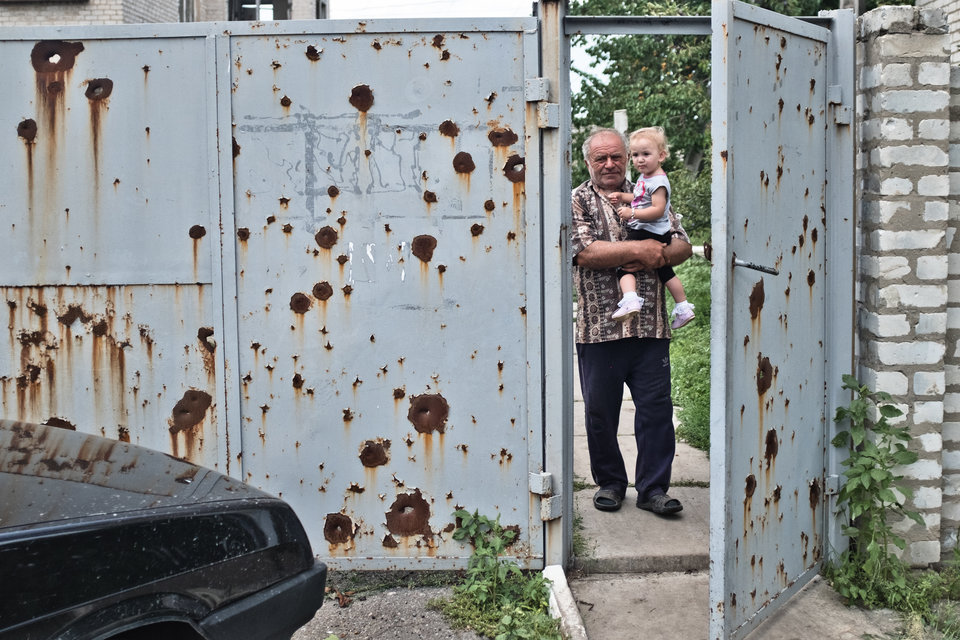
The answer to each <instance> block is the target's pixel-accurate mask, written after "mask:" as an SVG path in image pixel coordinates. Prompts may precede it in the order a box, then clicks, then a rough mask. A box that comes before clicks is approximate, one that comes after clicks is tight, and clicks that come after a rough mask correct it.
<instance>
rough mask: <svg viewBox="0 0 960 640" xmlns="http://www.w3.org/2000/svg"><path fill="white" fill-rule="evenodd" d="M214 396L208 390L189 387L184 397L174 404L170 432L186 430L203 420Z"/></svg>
mask: <svg viewBox="0 0 960 640" xmlns="http://www.w3.org/2000/svg"><path fill="white" fill-rule="evenodd" d="M212 402H213V398H212V397H210V394H209V393H207V392H206V391H199V390H197V389H187V390H186V391H185V392H184V394H183V397H182V398H180V400H178V401H177V404H175V405H174V406H173V414H172V416H171V417H170V421H169V422H170V433H177V432H179V431H184V430H185V429H189V428H190V427H193V426H196V425H198V424H200V422H202V421H203V417H204V415H205V414H206V412H207V409H209V408H210V404H211V403H212Z"/></svg>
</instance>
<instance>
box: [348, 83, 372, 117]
mask: <svg viewBox="0 0 960 640" xmlns="http://www.w3.org/2000/svg"><path fill="white" fill-rule="evenodd" d="M350 104H351V105H353V107H354V108H355V109H356V110H357V111H361V112H363V113H366V112H367V111H369V110H370V107H372V106H373V91H371V90H370V87H369V86H367V85H365V84H359V85H357V86H355V87H354V88H353V89H352V90H351V91H350Z"/></svg>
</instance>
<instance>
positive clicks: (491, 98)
mask: <svg viewBox="0 0 960 640" xmlns="http://www.w3.org/2000/svg"><path fill="white" fill-rule="evenodd" d="M496 99H497V92H496V91H491V92H490V94H489V95H488V96H487V97H486V98H484V99H483V100H484V102H486V103H487V104H488V105H489V104H493V101H494V100H496Z"/></svg>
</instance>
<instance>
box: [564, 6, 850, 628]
mask: <svg viewBox="0 0 960 640" xmlns="http://www.w3.org/2000/svg"><path fill="white" fill-rule="evenodd" d="M734 4H742V3H735V2H730V1H725V2H724V3H714V4H713V11H714V16H715V17H712V18H711V17H691V16H666V17H620V16H617V17H611V16H607V17H567V18H566V19H565V21H564V33H565V34H566V35H567V36H568V37H569V36H571V35H576V34H597V35H627V34H670V35H711V36H712V37H713V47H714V51H715V54H714V60H715V61H716V60H717V56H722V55H724V53H725V50H724V46H723V45H724V43H723V38H724V37H725V36H726V31H725V27H726V25H725V24H724V22H723V20H722V19H721V20H717V19H716V15H717V12H718V10H719V12H720V14H721V15H722V16H724V17H725V16H727V15H731V14H732V11H733V9H731V6H732V5H734ZM721 5H722V6H721ZM751 8H753V9H755V7H751ZM791 19H792V18H791ZM796 19H797V20H802V21H805V22H811V23H814V24H818V25H820V26H823V27H825V28H827V29H829V31H830V36H829V42H828V51H830V52H832V53H831V54H828V56H827V63H826V64H827V66H828V68H827V77H828V78H829V81H828V84H829V85H834V87H832V88H831V89H830V94H829V95H828V103H829V110H830V111H832V113H830V114H829V117H831V118H832V122H834V123H835V124H836V125H838V126H834V127H833V128H832V129H831V131H830V136H832V137H831V138H830V141H829V142H828V160H827V166H826V172H827V185H826V188H825V200H826V207H827V210H826V211H825V212H824V216H825V218H826V220H828V223H827V224H828V226H829V228H830V234H829V238H828V240H827V241H826V242H827V246H826V249H825V256H824V260H825V263H826V264H827V265H828V267H827V268H826V272H827V274H826V278H827V284H826V290H827V293H826V295H827V301H826V308H829V309H831V313H832V317H831V321H830V322H828V323H826V329H825V331H826V334H825V335H824V351H825V362H824V371H825V379H826V381H827V388H826V389H825V390H824V394H825V406H824V408H823V411H824V414H825V415H826V416H827V420H826V424H825V426H824V428H825V430H826V431H827V433H825V434H824V437H823V440H824V441H825V442H827V443H829V441H830V439H831V438H832V435H833V433H834V429H833V428H832V426H831V425H832V422H831V421H830V418H831V417H832V416H833V414H834V413H835V411H836V408H837V407H839V406H841V405H843V404H845V403H846V402H847V401H848V400H849V397H848V394H845V393H844V392H843V390H842V389H841V388H840V384H839V380H840V379H841V374H843V373H849V372H851V371H852V370H853V363H854V346H855V344H854V336H855V333H854V332H855V302H854V301H855V291H854V286H855V274H856V264H855V256H854V252H853V251H852V249H853V248H854V246H855V238H854V233H855V229H856V224H855V223H856V218H855V207H854V185H853V176H854V140H855V138H854V124H853V116H852V106H851V105H852V104H853V100H854V81H855V71H854V65H855V56H854V49H853V46H854V42H855V16H854V14H853V12H852V11H850V10H841V11H829V12H821V14H820V15H819V16H817V17H815V18H796ZM714 109H715V110H714V117H713V119H712V120H713V124H712V126H713V145H714V152H713V154H714V155H713V158H714V162H713V166H714V170H715V172H716V171H717V170H718V167H721V166H722V162H723V155H722V153H723V150H724V149H725V148H726V130H725V128H724V126H723V124H722V123H723V119H724V118H725V116H726V113H725V112H724V111H723V110H722V108H721V110H720V111H717V109H718V107H717V104H716V102H715V103H714ZM828 137H829V136H828ZM714 197H715V198H716V194H715V195H714ZM716 206H717V205H716V203H715V204H714V208H715V209H716ZM567 208H568V209H569V206H568V207H567ZM715 221H716V214H715ZM722 232H723V230H722V229H719V230H718V228H717V223H716V222H715V223H714V237H715V238H716V237H717V235H718V233H722ZM715 255H716V256H717V258H716V262H715V265H717V266H718V268H722V266H721V265H723V264H725V263H724V262H723V261H724V260H725V259H726V256H725V254H724V253H722V252H716V251H715ZM722 293H723V292H721V295H719V296H718V295H717V293H716V291H715V292H714V301H713V304H714V309H715V313H714V318H716V319H719V318H722V317H723V316H724V314H725V309H726V306H727V304H729V301H728V300H726V299H725V298H724V297H723V295H722ZM715 322H716V321H715ZM725 339H726V336H725V334H724V332H723V330H722V328H718V327H714V328H713V329H712V331H711V342H712V343H713V344H711V352H712V353H717V352H718V349H719V351H720V352H722V350H723V349H722V348H720V347H722V344H723V341H724V340H725ZM715 369H719V368H718V367H715ZM718 373H722V371H714V375H717V374H718ZM711 386H712V388H713V389H714V390H716V389H718V388H722V385H721V386H720V387H718V384H717V383H716V378H714V379H713V383H712V385H711ZM719 395H720V396H721V397H718V394H717V393H716V391H714V393H713V394H712V396H711V397H712V405H711V416H712V417H711V425H714V424H718V425H719V427H720V428H722V427H723V422H724V420H723V413H722V412H723V408H724V400H723V397H722V395H723V394H719ZM718 412H719V413H718ZM718 416H719V417H718ZM711 430H713V428H712V429H711ZM824 457H825V465H824V466H825V469H824V476H825V478H826V482H827V486H826V488H825V492H826V503H825V506H824V509H823V511H824V518H823V519H824V520H825V523H822V528H823V535H822V536H821V540H823V541H824V542H823V545H824V555H825V556H827V557H830V556H831V555H832V554H835V553H838V552H839V551H842V549H843V548H845V546H846V538H845V537H844V536H843V535H842V534H841V531H840V519H839V518H838V517H837V514H836V513H835V510H836V509H835V507H836V504H835V499H836V498H835V494H836V489H837V481H838V477H839V472H840V462H841V461H842V458H843V454H842V452H839V451H838V450H836V449H835V448H833V447H829V446H828V447H827V451H825V452H824ZM724 474H725V470H724V468H723V466H722V463H721V462H718V460H717V459H716V457H715V456H711V511H712V513H711V594H710V601H711V602H716V603H717V604H716V606H711V622H710V624H711V627H710V637H711V638H715V639H717V640H721V639H723V640H725V639H726V638H730V637H742V636H743V635H745V634H746V633H748V632H749V631H750V630H751V629H753V628H755V626H756V625H757V624H759V623H760V622H761V621H762V620H764V619H766V617H768V616H769V615H770V614H771V613H773V612H774V611H775V610H776V608H777V607H778V606H780V605H782V604H783V603H785V602H786V601H787V600H788V599H789V597H790V596H791V595H793V594H794V593H796V591H798V590H799V589H800V588H801V587H802V586H803V584H804V581H797V582H795V583H794V584H793V585H791V587H790V588H789V589H788V590H786V591H785V592H784V593H782V594H779V595H781V596H784V597H778V598H776V599H774V600H773V601H772V602H771V603H765V605H764V606H762V607H761V610H760V612H759V613H758V614H756V615H754V616H753V617H752V618H751V619H750V621H749V623H748V624H746V625H743V626H740V627H738V628H733V627H732V625H731V624H730V623H729V622H728V621H727V620H726V618H725V616H724V607H723V601H724V597H725V594H724V590H723V586H722V575H723V562H724V560H723V557H724V556H723V540H724V539H723V538H721V537H720V535H721V533H722V527H723V522H722V518H721V519H719V520H718V519H716V517H715V514H714V513H713V510H714V508H715V506H714V505H715V503H717V502H718V501H719V502H720V503H721V504H722V503H724V502H725V501H726V500H730V499H732V497H731V496H726V495H724V489H723V486H724V484H725V482H724ZM722 511H723V509H722V508H720V512H722ZM718 527H720V529H719V530H718ZM821 562H822V560H821ZM819 565H820V563H818V564H817V566H818V567H819ZM717 571H720V573H719V574H716V572H717ZM815 573H816V572H811V574H810V575H809V576H808V577H807V579H809V577H812V575H814V574H815Z"/></svg>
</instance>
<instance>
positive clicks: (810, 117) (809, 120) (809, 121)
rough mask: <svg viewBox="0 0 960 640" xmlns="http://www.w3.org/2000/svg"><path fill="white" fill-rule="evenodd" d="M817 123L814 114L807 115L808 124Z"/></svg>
mask: <svg viewBox="0 0 960 640" xmlns="http://www.w3.org/2000/svg"><path fill="white" fill-rule="evenodd" d="M814 122H816V118H814V117H813V112H810V113H808V114H807V124H811V125H812V124H813V123H814Z"/></svg>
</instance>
